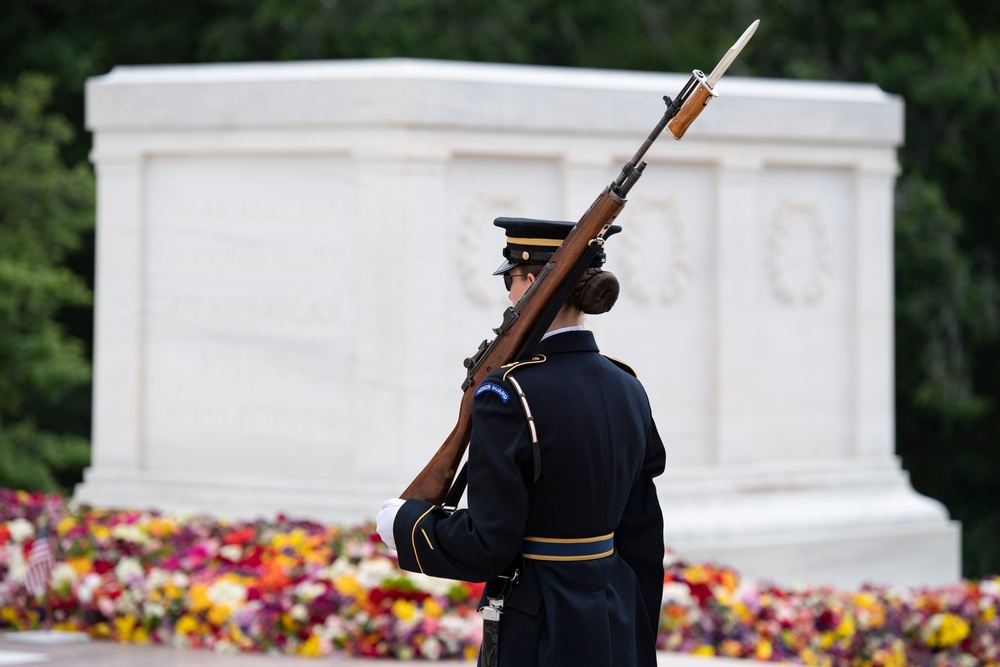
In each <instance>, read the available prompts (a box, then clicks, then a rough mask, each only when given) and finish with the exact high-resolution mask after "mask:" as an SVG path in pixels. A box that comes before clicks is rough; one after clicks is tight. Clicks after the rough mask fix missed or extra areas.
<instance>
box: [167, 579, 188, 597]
mask: <svg viewBox="0 0 1000 667" xmlns="http://www.w3.org/2000/svg"><path fill="white" fill-rule="evenodd" d="M163 594H164V595H166V596H167V597H168V598H170V599H171V600H176V599H177V598H179V597H180V596H181V595H183V594H184V591H182V590H181V589H180V588H178V587H177V586H176V585H175V584H174V582H172V581H168V582H167V583H166V584H164V586H163Z"/></svg>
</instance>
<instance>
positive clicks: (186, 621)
mask: <svg viewBox="0 0 1000 667" xmlns="http://www.w3.org/2000/svg"><path fill="white" fill-rule="evenodd" d="M196 629H198V619H196V618H195V617H194V616H192V615H190V614H184V615H183V616H181V617H180V619H179V620H178V621H177V625H176V626H174V631H175V632H176V633H177V634H179V635H189V634H191V633H192V632H194V631H195V630H196Z"/></svg>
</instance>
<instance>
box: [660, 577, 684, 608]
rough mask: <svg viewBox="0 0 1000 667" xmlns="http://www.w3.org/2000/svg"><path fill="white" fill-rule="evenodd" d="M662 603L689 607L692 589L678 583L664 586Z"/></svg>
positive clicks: (674, 582) (673, 582)
mask: <svg viewBox="0 0 1000 667" xmlns="http://www.w3.org/2000/svg"><path fill="white" fill-rule="evenodd" d="M662 602H673V603H675V604H679V605H689V604H691V588H690V587H689V586H688V585H687V584H682V583H679V582H676V581H672V582H670V583H668V584H663V598H662Z"/></svg>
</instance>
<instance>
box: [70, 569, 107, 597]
mask: <svg viewBox="0 0 1000 667" xmlns="http://www.w3.org/2000/svg"><path fill="white" fill-rule="evenodd" d="M100 585H101V575H99V574H97V573H95V572H91V573H89V574H87V575H84V577H83V581H81V582H80V585H79V586H77V588H76V598H77V599H78V600H79V601H80V602H82V603H83V604H90V603H91V602H93V600H94V591H96V590H97V589H98V588H99V587H100Z"/></svg>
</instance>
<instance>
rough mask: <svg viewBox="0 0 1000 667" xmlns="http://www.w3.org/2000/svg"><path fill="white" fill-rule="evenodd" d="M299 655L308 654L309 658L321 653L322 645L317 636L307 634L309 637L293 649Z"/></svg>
mask: <svg viewBox="0 0 1000 667" xmlns="http://www.w3.org/2000/svg"><path fill="white" fill-rule="evenodd" d="M295 652H296V653H298V654H299V655H304V656H308V657H310V658H315V657H316V656H318V655H320V654H322V652H323V651H322V645H321V644H320V640H319V637H317V636H316V635H309V639H307V640H306V641H305V643H304V644H302V646H300V647H298V648H297V649H296V650H295Z"/></svg>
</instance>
